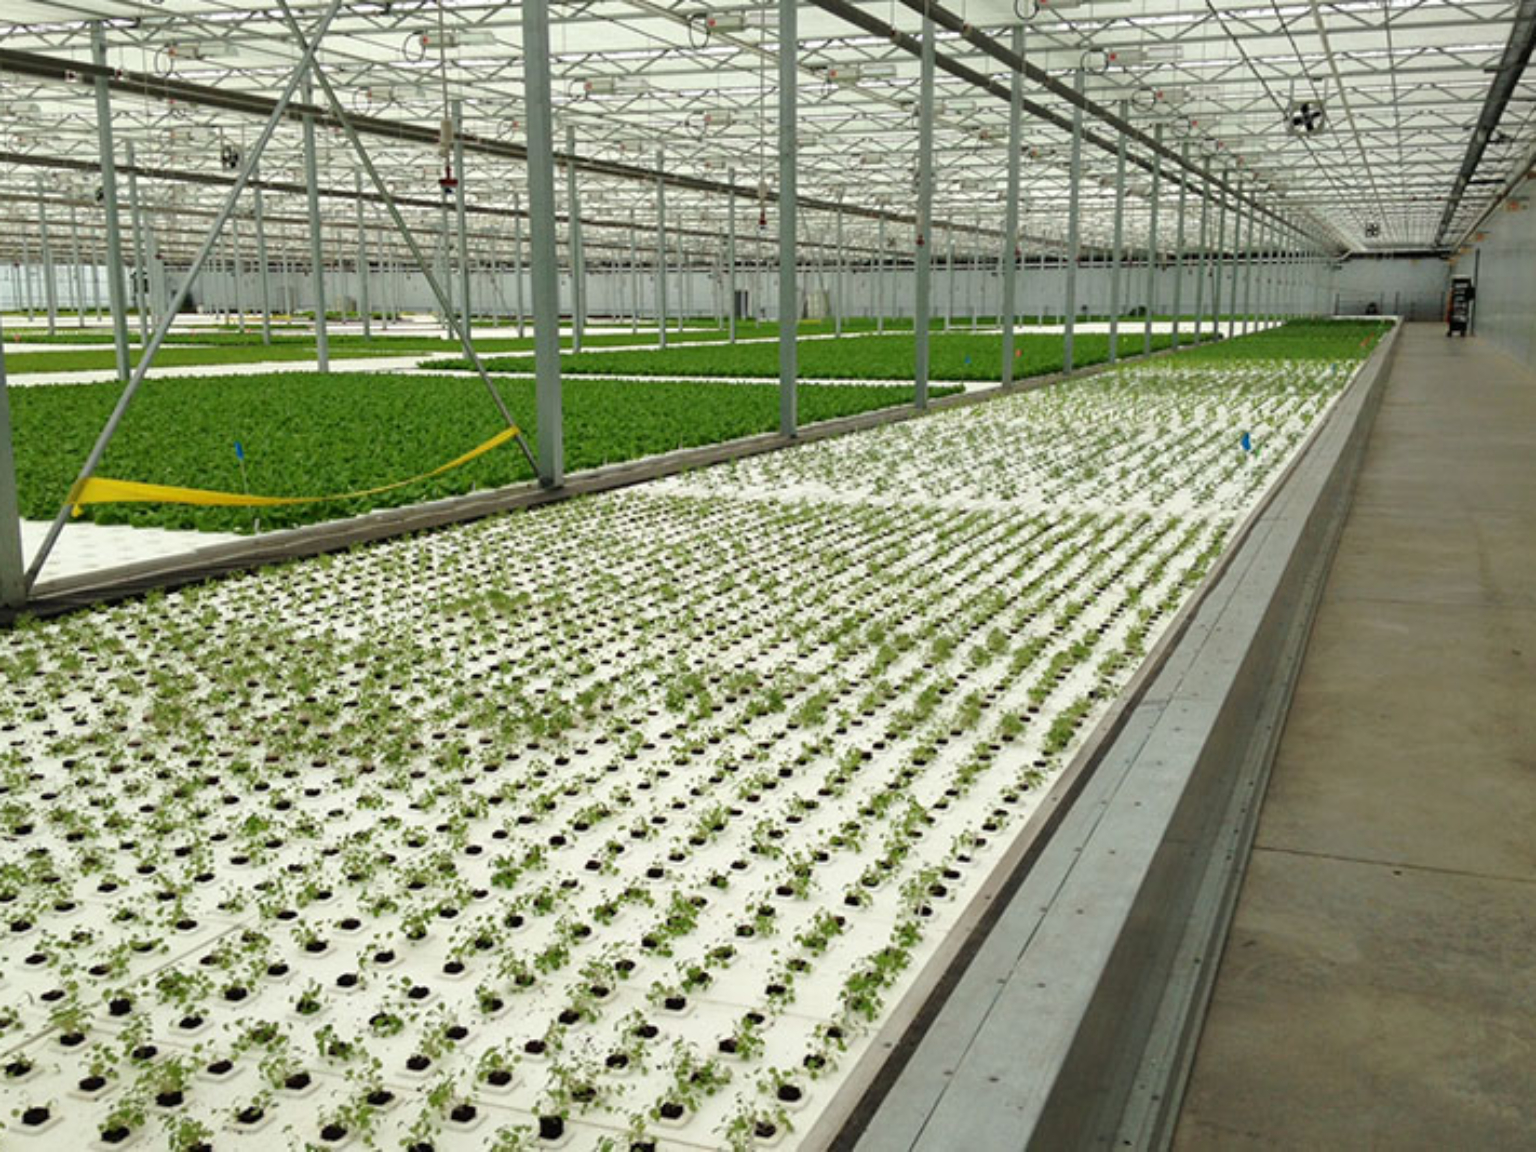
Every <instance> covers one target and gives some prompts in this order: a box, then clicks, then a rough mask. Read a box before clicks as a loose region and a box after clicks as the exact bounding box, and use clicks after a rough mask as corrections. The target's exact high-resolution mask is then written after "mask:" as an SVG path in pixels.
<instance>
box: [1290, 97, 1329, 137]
mask: <svg viewBox="0 0 1536 1152" xmlns="http://www.w3.org/2000/svg"><path fill="white" fill-rule="evenodd" d="M1286 125H1287V127H1289V128H1290V131H1291V135H1293V136H1320V135H1321V134H1322V133H1323V132H1324V131H1325V130H1326V129H1327V127H1328V113H1327V110H1326V109H1324V107H1323V105H1322V103H1321V102H1320V101H1317V100H1302V101H1299V102H1297V103H1295V104H1292V105H1291V110H1290V113H1289V114H1288V115H1287V117H1286Z"/></svg>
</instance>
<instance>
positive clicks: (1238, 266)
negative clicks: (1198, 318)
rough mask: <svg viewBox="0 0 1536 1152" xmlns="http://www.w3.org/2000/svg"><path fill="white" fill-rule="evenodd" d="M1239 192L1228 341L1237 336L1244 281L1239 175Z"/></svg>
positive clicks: (1234, 209)
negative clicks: (1239, 304)
mask: <svg viewBox="0 0 1536 1152" xmlns="http://www.w3.org/2000/svg"><path fill="white" fill-rule="evenodd" d="M1234 183H1236V184H1237V191H1236V193H1234V195H1233V197H1232V261H1231V263H1232V285H1231V291H1229V292H1228V293H1227V339H1228V340H1230V339H1232V337H1234V336H1236V335H1237V324H1238V312H1239V308H1238V298H1237V296H1238V284H1239V281H1240V280H1241V279H1242V269H1243V253H1242V246H1243V209H1244V207H1246V205H1244V203H1243V179H1242V176H1241V174H1239V175H1238V176H1237V178H1236V180H1235V181H1234Z"/></svg>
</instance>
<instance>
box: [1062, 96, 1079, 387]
mask: <svg viewBox="0 0 1536 1152" xmlns="http://www.w3.org/2000/svg"><path fill="white" fill-rule="evenodd" d="M1073 90H1074V91H1075V92H1076V93H1077V94H1078V96H1079V97H1081V96H1082V94H1083V70H1082V69H1081V68H1079V69H1078V70H1077V74H1076V76H1075V78H1074V80H1073ZM1068 173H1069V174H1068V177H1067V179H1068V181H1069V182H1070V187H1069V188H1068V190H1067V283H1066V290H1065V293H1064V296H1065V312H1066V317H1065V336H1064V337H1063V340H1062V364H1063V366H1064V367H1065V369H1066V371H1068V372H1070V371H1072V367H1073V352H1074V351H1075V350H1074V348H1073V347H1072V339H1073V336H1074V335H1075V334H1076V328H1077V258H1078V253H1079V251H1080V248H1081V243H1082V221H1081V220H1080V219H1079V217H1080V215H1081V207H1082V189H1081V187H1080V185H1081V184H1082V180H1083V108H1082V105H1081V104H1074V105H1073V106H1072V161H1071V165H1070V167H1069V169H1068Z"/></svg>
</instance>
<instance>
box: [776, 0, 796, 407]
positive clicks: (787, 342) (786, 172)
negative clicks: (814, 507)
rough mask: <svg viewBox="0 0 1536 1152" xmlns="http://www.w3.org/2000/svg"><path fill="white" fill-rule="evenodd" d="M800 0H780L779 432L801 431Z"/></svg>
mask: <svg viewBox="0 0 1536 1152" xmlns="http://www.w3.org/2000/svg"><path fill="white" fill-rule="evenodd" d="M795 17H796V0H779V432H780V434H781V435H784V436H794V435H796V434H797V430H798V423H799V419H798V417H799V414H798V412H797V410H796V404H795V400H796V396H795V382H796V379H797V378H798V376H799V365H798V362H797V355H796V354H797V352H798V348H797V347H796V344H795V340H796V338H797V337H798V336H799V334H800V323H799V321H800V308H799V292H798V291H797V288H798V285H797V284H796V283H795V216H796V211H797V204H796V199H795V114H796V103H797V99H796V98H797V97H798V95H799V92H798V90H797V88H796V84H797V82H798V80H799V64H800V62H799V59H798V57H799V55H800V44H799V34H798V32H797V30H796V19H795Z"/></svg>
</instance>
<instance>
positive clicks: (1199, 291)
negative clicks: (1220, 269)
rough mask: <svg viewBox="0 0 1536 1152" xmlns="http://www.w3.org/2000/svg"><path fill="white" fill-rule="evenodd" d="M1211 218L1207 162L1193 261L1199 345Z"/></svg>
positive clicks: (1202, 327)
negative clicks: (1197, 251)
mask: <svg viewBox="0 0 1536 1152" xmlns="http://www.w3.org/2000/svg"><path fill="white" fill-rule="evenodd" d="M1210 218H1211V162H1210V161H1209V160H1207V161H1206V162H1205V163H1204V164H1203V165H1202V166H1201V169H1200V248H1199V256H1198V258H1197V259H1196V261H1195V343H1196V344H1198V343H1200V336H1201V333H1203V332H1204V331H1205V261H1206V246H1207V244H1208V243H1209V242H1210V233H1209V225H1210Z"/></svg>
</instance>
